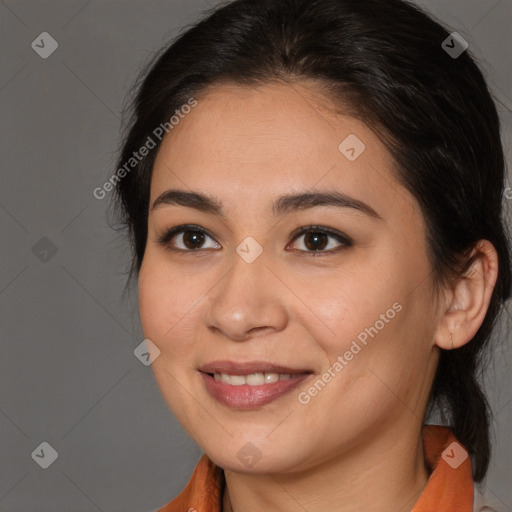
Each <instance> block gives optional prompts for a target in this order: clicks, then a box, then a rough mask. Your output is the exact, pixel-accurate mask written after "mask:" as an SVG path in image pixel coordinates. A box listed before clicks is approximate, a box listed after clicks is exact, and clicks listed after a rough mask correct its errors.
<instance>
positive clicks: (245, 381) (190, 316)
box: [116, 0, 511, 512]
mask: <svg viewBox="0 0 512 512" xmlns="http://www.w3.org/2000/svg"><path fill="white" fill-rule="evenodd" d="M499 130H500V126H499V119H498V115H497V112H496V108H495V105H494V103H493V100H492V98H491V96H490V94H489V92H488V90H487V87H486V83H485V80H484V78H483V76H482V73H481V72H480V70H479V68H478V67H477V65H476V64H475V62H474V60H473V59H472V58H471V57H470V51H469V50H468V48H467V45H466V43H465V41H464V39H463V38H462V37H461V36H460V35H458V34H452V33H450V32H449V31H447V30H446V29H445V28H443V27H442V26H440V25H439V24H438V23H436V22H435V21H433V20H432V19H431V18H429V17H428V16H427V15H426V14H424V13H423V12H422V11H420V10H419V9H418V8H417V7H415V6H413V5H412V4H409V3H406V2H403V1H400V0H391V1H390V0H387V1H385V2H384V1H381V0H235V1H233V2H230V3H227V4H226V5H224V6H221V7H218V8H217V9H214V10H213V12H210V13H208V15H207V16H206V17H205V18H204V19H203V20H202V21H201V22H199V23H198V24H197V25H195V26H193V27H191V28H189V29H188V30H187V31H186V32H185V33H183V34H182V35H181V36H180V37H179V38H178V39H177V40H176V41H175V42H173V44H172V45H171V46H170V47H169V48H167V49H166V50H165V52H164V53H162V54H161V55H160V56H159V57H158V59H157V60H156V62H154V63H153V64H152V66H151V69H150V70H149V72H148V73H147V74H146V75H145V76H144V80H143V82H142V84H141V86H140V88H139V90H138V94H137V97H136V98H135V102H134V111H133V117H132V124H131V126H130V129H129V132H128V134H127V136H126V139H125V141H124V146H123V149H122V152H121V155H120V159H119V166H118V169H119V173H118V176H119V182H118V184H117V187H116V200H117V203H116V205H117V206H118V207H119V212H120V214H121V218H122V221H123V222H124V223H125V224H126V226H127V228H128V230H129V231H128V232H129V235H130V239H131V242H132V246H133V254H134V258H133V265H132V269H131V276H132V277H133V276H135V275H136V276H137V278H138V292H139V308H140V317H141V324H142V329H143V332H144V335H145V337H146V338H147V340H149V341H148V342H147V343H148V345H149V346H150V349H152V350H154V352H153V354H156V355H157V356H158V357H156V355H155V356H154V362H153V363H152V368H153V371H154V374H155V378H156V380H157V382H158V385H159V387H160V390H161V392H162V394H163V396H164V398H165V400H166V401H167V403H168V405H169V407H170V408H171V410H172V411H173V413H174V414H175V415H176V417H177V418H178V420H179V421H180V423H181V425H182V426H183V427H184V429H185V430H186V431H187V432H188V434H189V435H190V436H191V437H192V438H193V439H194V440H195V441H196V442H197V443H198V444H199V446H201V448H202V449H203V450H204V456H203V457H202V458H201V460H200V461H199V463H198V465H197V467H196V470H195V472H194V474H193V475H192V478H191V480H190V482H189V484H188V486H187V487H186V489H184V491H183V492H182V493H181V495H180V496H178V497H177V498H176V499H174V500H172V501H171V502H170V503H169V504H168V505H166V506H164V507H163V508H162V509H161V512H171V511H172V512H177V511H180V512H181V511H193V510H197V511H198V512H217V511H221V510H222V511H235V512H241V511H243V512H253V511H261V510H276V511H277V510H280V511H292V510H293V511H295V510H307V511H308V512H316V511H319V510H337V511H349V510H350V511H356V510H357V511H361V510H379V511H380V510H383V511H384V510H385V511H388V510H389V511H398V510H401V511H414V512H419V511H420V510H421V511H426V510H432V511H433V510H435V511H436V512H443V511H451V512H452V511H454V510H457V511H458V512H467V511H470V510H472V509H473V501H474V500H473V496H474V485H473V482H480V481H482V479H483V478H484V476H485V474H486V470H487V467H488V463H489V458H490V446H489V421H488V407H487V404H486V399H485V396H484V395H483V393H482V390H481V389H480V386H479V384H478V382H477V380H476V371H477V368H478V363H479V362H480V359H481V357H482V354H483V353H484V351H485V350H486V347H487V344H488V342H489V338H490V335H491V331H492V327H493V325H494V323H495V321H496V319H497V317H498V314H499V312H500V310H501V308H502V306H503V304H504V302H505V300H506V299H507V298H508V297H509V294H510V287H511V267H510V245H509V241H508V238H507V234H506V229H505V226H504V218H503V214H502V209H501V208H502V200H501V199H502V194H503V188H504V172H505V164H504V157H503V150H502V147H501V143H500V131H499ZM123 169H124V172H122V170H123ZM435 411H438V412H439V411H440V412H441V413H442V414H443V415H444V417H445V418H446V420H447V423H448V425H449V426H435V425H426V420H427V418H429V417H430V416H431V414H432V413H433V412H435Z"/></svg>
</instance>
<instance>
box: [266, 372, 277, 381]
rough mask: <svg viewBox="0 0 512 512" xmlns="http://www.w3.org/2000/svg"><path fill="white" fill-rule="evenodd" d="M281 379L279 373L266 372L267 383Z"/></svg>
mask: <svg viewBox="0 0 512 512" xmlns="http://www.w3.org/2000/svg"><path fill="white" fill-rule="evenodd" d="M278 380H279V374H278V373H265V384H272V383H273V382H277V381H278Z"/></svg>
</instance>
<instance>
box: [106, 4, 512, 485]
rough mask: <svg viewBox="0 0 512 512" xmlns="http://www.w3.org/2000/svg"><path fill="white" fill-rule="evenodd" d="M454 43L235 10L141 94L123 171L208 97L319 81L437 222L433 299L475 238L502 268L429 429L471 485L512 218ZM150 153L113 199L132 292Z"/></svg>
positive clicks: (430, 23)
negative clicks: (467, 458)
mask: <svg viewBox="0 0 512 512" xmlns="http://www.w3.org/2000/svg"><path fill="white" fill-rule="evenodd" d="M449 34H450V32H449V31H448V30H447V29H446V28H444V27H443V26H442V25H441V24H440V23H438V22H436V21H434V20H433V19H432V17H430V16H429V15H427V14H426V13H424V12H423V11H422V10H420V9H419V8H418V7H417V6H415V5H413V4H411V3H409V2H406V1H402V0H234V1H232V2H227V3H224V4H222V5H220V6H217V7H215V8H214V9H212V10H211V11H208V12H207V13H206V14H205V17H204V18H203V19H202V20H201V21H199V22H198V23H197V24H196V25H194V26H192V27H189V28H187V30H186V31H184V32H183V33H182V34H181V35H179V36H178V37H177V38H176V39H175V40H174V41H173V42H172V44H170V45H169V46H168V47H166V48H164V49H163V51H162V52H161V53H160V54H159V55H158V56H157V57H156V58H155V60H154V61H153V62H152V63H151V66H150V69H149V71H148V72H144V74H143V75H142V79H141V81H140V83H139V84H137V94H136V96H135V97H134V100H133V103H132V104H131V106H130V107H131V109H130V115H131V117H130V123H129V125H128V127H127V132H126V135H125V137H124V140H123V146H122V149H121V151H120V156H119V160H118V167H121V166H122V165H123V164H124V163H125V162H127V161H128V160H129V159H130V157H131V156H132V154H133V152H134V151H137V150H138V149H139V148H140V147H141V146H142V145H143V144H144V143H145V141H146V140H147V138H148V136H151V134H152V133H153V130H154V129H155V128H156V127H157V126H159V125H160V124H161V123H165V122H168V120H169V119H170V118H171V117H172V116H173V114H174V112H175V111H176V110H179V109H180V107H181V106H182V105H184V104H186V103H187V102H188V101H189V100H190V98H192V97H193V98H195V99H196V100H198V101H200V97H201V94H204V93H206V92H207V90H208V88H209V87H210V86H212V87H214V86H215V85H217V84H220V83H233V84H238V85H242V86H246V87H257V86H259V85H264V84H266V83H270V82H283V83H288V84H293V83H298V82H310V83H312V84H316V85H317V86H318V91H319V95H323V96H325V97H328V98H330V99H332V100H333V101H335V102H336V104H337V105H339V106H340V110H343V111H344V112H347V113H349V114H350V115H353V116H355V117H358V118H359V119H361V120H362V121H364V122H365V123H366V124H367V125H368V126H369V127H370V128H371V129H372V130H374V131H375V132H376V133H377V134H378V135H379V137H380V138H381V140H382V141H383V142H384V143H385V144H386V146H387V147H388V149H389V151H390V153H391V154H392V156H393V158H394V161H395V163H396V169H395V172H396V177H397V179H398V180H399V181H400V182H401V183H402V184H403V185H404V186H405V187H406V188H407V189H408V190H409V191H410V192H411V193H412V195H413V196H414V197H415V198H416V200H417V201H418V203H419V205H420V207H421V210H422V212H423V215H424V217H425V220H426V224H427V240H428V244H429V258H430V261H431V264H432V276H431V277H432V282H433V284H434V285H435V287H434V289H436V290H439V286H441V285H442V284H446V283H449V282H451V281H452V280H453V279H456V278H457V276H460V275H462V274H463V273H464V272H465V271H466V270H467V268H468V267H469V265H470V263H471V261H470V260H469V258H468V255H469V253H470V251H471V250H472V248H473V247H474V246H475V244H476V243H477V241H478V240H480V239H487V240H489V241H490V242H491V243H492V244H493V245H494V247H495V248H496V250H497V252H498V256H499V274H498V279H497V283H496V286H495V289H494V291H493V294H492V298H491V302H490V305H489V309H488V311H487V315H486V317H485V319H484V322H483V323H482V325H481V327H480V329H479V330H478V332H477V333H476V335H475V337H474V338H473V339H472V340H471V341H470V342H469V343H467V344H466V345H464V346H462V347H460V348H458V349H455V350H452V351H445V350H441V356H440V362H439V365H438V369H437V374H436V376H435V379H434V382H433V386H432V391H431V396H430V401H429V406H428V409H427V417H428V416H429V414H430V413H431V412H432V411H434V410H435V408H436V407H439V408H440V409H441V410H442V411H444V412H445V414H446V417H447V419H448V420H449V423H450V427H451V428H452V431H453V432H454V434H455V436H456V437H457V438H458V439H459V441H460V442H461V443H463V444H464V445H465V446H466V448H467V449H468V450H469V453H470V455H471V458H472V463H473V478H474V480H475V481H481V480H482V479H483V477H484V476H485V474H486V471H487V468H488V464H489V460H490V442H489V407H488V404H487V401H486V398H485V396H484V394H483V391H482V389H481V387H480V385H479V383H478V381H477V371H478V370H479V369H480V366H479V365H480V363H481V360H482V357H483V356H484V354H485V352H484V349H485V348H486V346H487V345H488V344H489V342H490V337H491V333H492V330H493V327H494V326H495V324H496V321H497V317H498V314H499V312H500V310H501V308H502V307H503V305H504V303H505V301H506V300H507V299H508V298H509V297H510V292H511V252H510V238H509V235H508V230H507V227H506V218H505V214H504V212H503V204H502V202H503V193H504V186H505V175H506V167H505V159H504V154H503V148H502V144H501V139H500V121H499V117H498V113H497V111H496V107H495V104H494V102H493V99H492V97H491V94H490V93H489V91H488V88H487V85H486V82H485V79H484V77H483V75H482V72H481V71H480V69H479V67H478V66H477V65H476V63H475V61H474V59H473V58H472V57H471V56H470V51H465V52H464V53H462V55H460V56H459V57H458V58H456V59H454V58H452V57H450V56H449V55H448V54H447V53H446V52H445V51H444V49H443V48H442V47H441V43H442V42H443V41H444V40H445V39H446V38H447V37H448V35H449ZM159 145H160V141H158V142H157V147H156V148H155V149H153V150H152V151H150V152H149V154H148V155H147V156H146V157H145V158H144V159H142V160H141V161H140V162H139V163H138V164H137V165H136V166H134V168H133V169H132V170H131V171H130V172H129V173H128V174H126V176H125V177H123V178H122V179H121V180H120V181H119V183H118V184H117V186H116V188H115V192H114V195H113V196H112V200H113V201H112V204H111V206H114V208H115V210H116V218H117V219H119V224H118V225H120V226H121V228H122V229H125V230H126V231H127V236H128V237H129V240H130V244H131V248H132V255H133V258H132V265H131V268H130V270H129V280H128V281H130V280H131V279H132V278H133V277H134V275H137V276H138V273H139V270H140V267H141V264H142V259H143V256H144V251H145V246H146V239H147V220H148V207H149V197H150V195H149V192H150V183H151V174H152V167H153V163H154V160H155V157H156V153H157V151H158V147H159Z"/></svg>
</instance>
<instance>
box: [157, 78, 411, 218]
mask: <svg viewBox="0 0 512 512" xmlns="http://www.w3.org/2000/svg"><path fill="white" fill-rule="evenodd" d="M392 166H393V160H392V158H391V155H390V154H389V152H388V151H387V149H386V147H385V146H384V144H383V143H382V142H381V141H380V140H379V138H378V137H377V135H376V134H375V133H374V132H373V131H372V130H371V129H370V128H369V127H368V126H366V125H365V124H364V123H363V122H362V121H360V120H358V119H356V118H354V117H351V116H348V115H344V114H343V113H340V112H339V107H336V105H335V104H334V103H332V102H331V101H330V100H329V99H328V98H326V97H325V96H324V95H323V94H321V93H320V92H319V89H316V88H315V87H314V86H312V85H311V84H300V85H299V84H293V85H288V84H287V85H284V84H271V85H264V86H259V87H257V88H248V87H240V86H236V85H222V86H219V87H215V88H212V89H210V90H208V92H206V93H205V94H202V95H201V96H198V97H197V106H195V107H194V108H193V109H192V110H191V111H190V113H188V114H187V115H185V116H183V119H181V120H180V123H179V125H177V126H176V127H175V128H174V129H173V130H172V131H171V132H169V134H168V135H166V136H165V137H164V140H163V142H162V144H161V147H160V149H159V152H158V155H157V158H156V161H155V164H154V169H153V177H152V184H151V202H152V201H153V200H154V198H155V197H156V196H157V195H159V194H160V193H161V192H163V191H164V190H165V189H166V188H170V187H177V188H189V189H193V190H201V191H205V192H208V193H210V194H213V195H216V196H217V197H219V198H226V201H225V202H229V198H231V197H233V196H234V195H235V194H236V196H237V198H238V200H246V201H251V200H252V201H254V199H253V198H254V196H256V197H258V198H259V199H260V200H262V199H264V200H265V201H267V199H268V200H269V201H270V200H271V198H272V197H273V196H277V195H280V194H283V193H289V192H290V191H297V192H302V191H304V190H311V189H312V188H314V187H317V188H328V187H331V188H332V187H335V188H337V189H339V190H341V191H343V192H344V193H347V194H351V195H355V196H359V197H361V198H362V199H363V198H364V200H366V201H367V202H371V201H373V203H374V206H375V209H378V208H381V209H385V210H389V209H390V208H391V209H393V208H394V209H397V213H398V214H404V211H403V208H407V205H406V204H402V203H403V202H404V198H405V200H406V202H407V203H409V208H411V206H412V207H413V208H414V207H415V205H414V200H413V199H412V198H411V197H407V195H408V192H407V191H406V190H405V189H404V188H403V187H401V185H400V184H399V183H398V182H397V181H396V179H395V178H394V176H393V173H392V170H391V169H392ZM400 208H402V211H401V212H398V210H399V209H400Z"/></svg>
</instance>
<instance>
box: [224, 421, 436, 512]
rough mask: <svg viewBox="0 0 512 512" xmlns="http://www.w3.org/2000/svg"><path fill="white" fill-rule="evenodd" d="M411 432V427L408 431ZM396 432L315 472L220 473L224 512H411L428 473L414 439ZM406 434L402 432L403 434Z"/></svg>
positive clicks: (420, 445)
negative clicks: (375, 511) (272, 511)
mask: <svg viewBox="0 0 512 512" xmlns="http://www.w3.org/2000/svg"><path fill="white" fill-rule="evenodd" d="M409 428H410V427H409ZM397 432H400V429H397V425H395V429H393V431H390V432H389V433H388V435H386V436H384V437H381V436H379V438H378V442H377V441H375V442H372V443H368V442H366V443H362V444H361V445H360V446H358V447H357V448H354V449H353V450H349V451H348V452H344V453H343V454H341V455H337V456H334V457H332V458H330V459H328V460H325V461H324V462H323V463H322V464H319V465H317V466H315V467H314V468H311V469H308V470H305V471H301V472H295V473H286V474H283V473H280V474H271V473H266V474H253V473H237V472H233V471H228V470H226V471H225V478H226V487H225V491H224V496H223V509H222V510H223V511H225V512H239V511H243V512H256V511H261V510H276V511H278V510H279V511H282V512H288V511H290V512H291V511H294V512H295V511H296V510H306V509H307V510H308V512H320V511H322V512H324V511H325V510H333V511H337V512H356V511H357V512H359V511H361V510H382V511H388V510H389V511H396V510H400V511H401V512H410V511H411V510H412V508H413V507H414V504H415V503H416V502H417V500H418V499H419V497H420V494H421V492H422V491H423V489H424V488H425V486H426V484H427V481H428V478H429V473H428V470H427V468H426V465H425V460H424V456H423V442H422V437H421V432H419V436H417V435H415V436H411V437H407V436H398V437H397ZM403 432H405V430H403Z"/></svg>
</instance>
